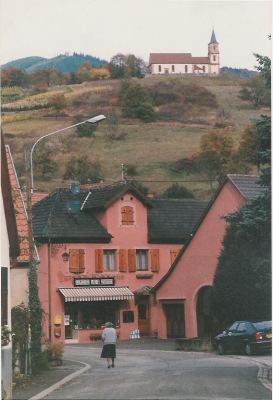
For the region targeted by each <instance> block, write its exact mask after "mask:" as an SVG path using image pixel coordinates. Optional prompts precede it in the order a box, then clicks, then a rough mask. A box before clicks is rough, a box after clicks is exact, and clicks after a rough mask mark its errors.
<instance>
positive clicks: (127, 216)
mask: <svg viewBox="0 0 273 400" xmlns="http://www.w3.org/2000/svg"><path fill="white" fill-rule="evenodd" d="M121 223H122V225H133V223H134V209H133V207H130V206H124V207H122V209H121Z"/></svg>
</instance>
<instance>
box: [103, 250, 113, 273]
mask: <svg viewBox="0 0 273 400" xmlns="http://www.w3.org/2000/svg"><path fill="white" fill-rule="evenodd" d="M103 271H104V272H110V271H116V250H103Z"/></svg>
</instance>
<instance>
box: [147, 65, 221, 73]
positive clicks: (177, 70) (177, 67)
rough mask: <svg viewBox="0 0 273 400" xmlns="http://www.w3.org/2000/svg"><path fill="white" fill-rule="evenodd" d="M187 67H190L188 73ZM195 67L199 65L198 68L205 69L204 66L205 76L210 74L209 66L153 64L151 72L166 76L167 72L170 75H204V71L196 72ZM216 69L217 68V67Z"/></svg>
mask: <svg viewBox="0 0 273 400" xmlns="http://www.w3.org/2000/svg"><path fill="white" fill-rule="evenodd" d="M160 65H161V71H159V66H160ZM173 65H174V71H172V66H173ZM186 65H187V66H188V72H186V68H185V67H186ZM194 65H197V66H198V67H200V68H202V69H203V66H204V67H205V72H204V73H205V74H208V73H210V65H209V64H152V65H151V72H152V74H154V75H165V74H166V72H165V70H166V69H167V70H168V73H169V74H170V75H173V74H187V73H188V74H193V73H199V74H203V71H200V70H197V71H194V69H193V67H194ZM215 67H216V66H215Z"/></svg>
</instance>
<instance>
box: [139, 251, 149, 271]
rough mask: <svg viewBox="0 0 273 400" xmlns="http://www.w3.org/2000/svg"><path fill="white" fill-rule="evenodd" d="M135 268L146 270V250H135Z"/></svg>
mask: <svg viewBox="0 0 273 400" xmlns="http://www.w3.org/2000/svg"><path fill="white" fill-rule="evenodd" d="M136 270H137V271H147V270H148V250H136Z"/></svg>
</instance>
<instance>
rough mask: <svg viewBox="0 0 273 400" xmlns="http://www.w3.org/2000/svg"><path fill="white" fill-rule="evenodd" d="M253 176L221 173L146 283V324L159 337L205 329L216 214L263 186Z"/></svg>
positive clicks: (216, 243)
mask: <svg viewBox="0 0 273 400" xmlns="http://www.w3.org/2000/svg"><path fill="white" fill-rule="evenodd" d="M258 181H259V178H258V177H257V176H247V175H228V176H227V178H226V180H225V182H224V183H223V185H222V186H221V187H220V188H219V190H218V191H217V193H216V195H215V197H214V199H213V200H212V201H211V202H210V204H209V205H208V207H207V210H206V211H205V213H204V214H203V216H202V218H201V219H200V221H199V223H198V224H197V226H196V228H195V231H194V233H193V235H192V237H191V239H190V240H189V241H188V242H187V243H186V245H185V246H184V247H183V248H182V249H181V251H180V253H179V255H178V256H177V258H176V259H175V261H174V263H173V264H172V266H171V268H170V269H169V270H168V272H167V274H166V275H165V276H164V277H163V278H162V279H161V280H160V281H159V282H158V283H157V284H156V285H155V286H154V288H153V289H152V292H153V294H154V307H153V308H152V316H151V321H152V329H156V330H157V331H158V336H159V337H160V338H168V337H187V338H193V337H202V336H209V335H210V333H211V322H212V321H211V313H210V290H211V287H212V284H213V278H214V273H215V270H216V267H217V261H218V256H219V255H220V252H221V247H222V241H223V238H224V235H225V231H226V221H225V219H223V218H222V217H223V216H224V215H227V214H230V213H233V212H235V211H237V210H239V209H240V208H241V207H242V206H243V205H244V204H246V202H247V201H250V200H252V199H254V198H255V197H257V196H259V195H260V194H261V193H262V191H263V188H262V187H261V186H260V185H259V183H258Z"/></svg>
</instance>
